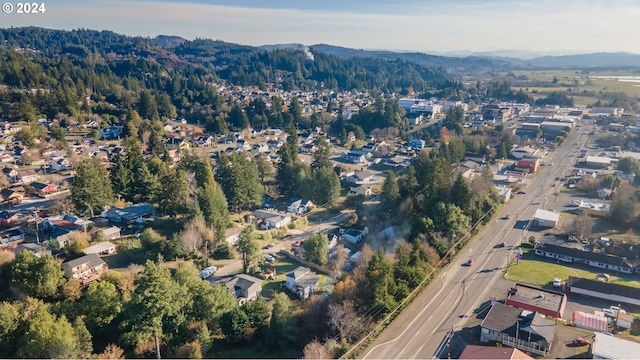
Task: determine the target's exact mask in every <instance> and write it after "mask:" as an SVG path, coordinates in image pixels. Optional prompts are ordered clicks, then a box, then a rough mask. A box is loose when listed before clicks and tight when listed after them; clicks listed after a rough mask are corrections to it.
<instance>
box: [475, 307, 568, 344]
mask: <svg viewBox="0 0 640 360" xmlns="http://www.w3.org/2000/svg"><path fill="white" fill-rule="evenodd" d="M480 329H481V330H480V342H483V343H488V342H492V341H495V342H499V343H501V344H502V345H506V346H510V347H515V348H517V349H520V350H522V351H526V352H531V353H534V354H537V355H545V354H546V353H547V352H548V351H549V350H550V349H551V344H552V342H553V338H554V336H555V333H556V322H555V321H554V320H549V319H547V318H545V317H544V316H543V315H541V314H539V313H536V312H531V311H527V310H522V309H518V308H515V307H511V306H509V305H505V304H502V303H499V302H494V303H493V305H492V306H491V309H490V310H489V313H488V314H487V316H486V317H485V318H484V320H483V321H482V324H481V325H480Z"/></svg>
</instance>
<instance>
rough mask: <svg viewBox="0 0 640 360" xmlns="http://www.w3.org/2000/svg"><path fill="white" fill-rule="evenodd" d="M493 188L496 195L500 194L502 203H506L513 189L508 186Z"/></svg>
mask: <svg viewBox="0 0 640 360" xmlns="http://www.w3.org/2000/svg"><path fill="white" fill-rule="evenodd" d="M494 188H495V189H496V191H497V192H498V195H499V196H500V199H502V202H503V203H506V202H507V201H509V199H511V196H512V195H513V191H512V190H511V188H510V187H508V186H495V187H494Z"/></svg>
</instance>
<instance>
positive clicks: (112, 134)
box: [98, 125, 121, 140]
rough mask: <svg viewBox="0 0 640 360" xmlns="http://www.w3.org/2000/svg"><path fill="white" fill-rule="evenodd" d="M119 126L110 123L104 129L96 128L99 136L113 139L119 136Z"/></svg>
mask: <svg viewBox="0 0 640 360" xmlns="http://www.w3.org/2000/svg"><path fill="white" fill-rule="evenodd" d="M120 132H121V127H118V126H115V125H111V126H109V127H108V128H106V129H100V130H98V133H100V138H101V139H104V140H114V139H119V138H120Z"/></svg>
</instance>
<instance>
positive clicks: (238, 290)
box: [225, 274, 262, 305]
mask: <svg viewBox="0 0 640 360" xmlns="http://www.w3.org/2000/svg"><path fill="white" fill-rule="evenodd" d="M225 286H226V287H227V290H229V292H231V293H232V294H233V295H235V297H236V299H237V300H238V303H239V304H240V305H242V304H244V303H245V302H246V301H253V300H255V299H256V298H257V297H258V295H259V294H260V292H261V291H262V280H260V279H258V278H256V277H253V276H249V275H247V274H238V275H235V276H234V277H233V278H232V279H231V280H229V281H227V282H226V283H225Z"/></svg>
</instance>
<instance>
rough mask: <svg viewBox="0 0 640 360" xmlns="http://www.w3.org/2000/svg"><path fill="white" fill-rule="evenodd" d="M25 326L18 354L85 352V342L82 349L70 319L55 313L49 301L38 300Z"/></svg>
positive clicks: (49, 355) (55, 356)
mask: <svg viewBox="0 0 640 360" xmlns="http://www.w3.org/2000/svg"><path fill="white" fill-rule="evenodd" d="M25 326H26V331H25V332H24V335H23V336H22V337H21V338H20V339H19V341H18V349H17V352H16V354H15V355H16V356H17V357H21V358H48V359H73V358H80V357H81V356H82V350H84V348H85V346H86V343H85V344H83V345H84V346H83V349H82V350H81V349H80V346H81V345H80V341H79V339H78V335H77V334H76V332H75V331H74V329H73V326H72V325H71V323H69V321H68V320H67V318H66V317H65V316H64V315H62V316H60V317H58V316H56V315H54V314H52V313H51V312H50V310H49V306H48V305H45V304H42V303H41V304H39V305H38V306H37V308H36V309H35V310H34V313H33V315H31V316H30V318H29V319H28V320H27V322H26V324H25ZM90 341H91V340H90V339H89V342H90Z"/></svg>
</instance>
